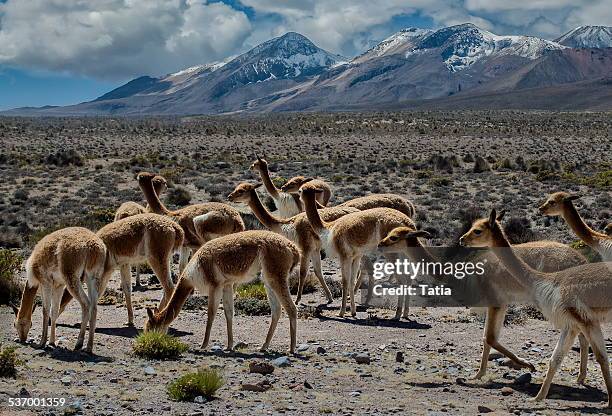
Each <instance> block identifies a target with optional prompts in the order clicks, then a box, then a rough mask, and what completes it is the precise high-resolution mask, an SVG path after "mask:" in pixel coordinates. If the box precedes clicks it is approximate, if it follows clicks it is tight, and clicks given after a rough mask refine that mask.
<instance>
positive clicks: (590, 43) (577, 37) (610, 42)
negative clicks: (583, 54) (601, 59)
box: [555, 26, 612, 48]
mask: <svg viewBox="0 0 612 416" xmlns="http://www.w3.org/2000/svg"><path fill="white" fill-rule="evenodd" d="M555 42H557V43H560V44H561V45H565V46H569V47H570V48H612V27H610V26H579V27H577V28H576V29H574V30H570V31H569V32H567V33H566V34H565V35H563V36H561V37H560V38H557V39H555Z"/></svg>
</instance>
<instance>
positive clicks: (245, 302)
mask: <svg viewBox="0 0 612 416" xmlns="http://www.w3.org/2000/svg"><path fill="white" fill-rule="evenodd" d="M234 307H235V308H236V310H237V311H238V312H240V313H242V314H244V315H249V316H262V315H269V314H270V312H271V311H270V304H269V303H268V301H267V300H261V299H255V298H238V299H236V301H235V302H234Z"/></svg>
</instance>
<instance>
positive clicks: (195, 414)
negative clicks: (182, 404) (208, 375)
mask: <svg viewBox="0 0 612 416" xmlns="http://www.w3.org/2000/svg"><path fill="white" fill-rule="evenodd" d="M199 397H202V396H198V397H196V399H197V398H199ZM202 399H204V398H203V397H202ZM193 401H194V402H195V399H194V400H193ZM196 403H200V402H196ZM201 403H206V402H201ZM187 415H188V416H204V412H202V411H200V410H197V411H195V412H191V413H187Z"/></svg>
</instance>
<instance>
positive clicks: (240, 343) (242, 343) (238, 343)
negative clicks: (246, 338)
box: [234, 341, 249, 350]
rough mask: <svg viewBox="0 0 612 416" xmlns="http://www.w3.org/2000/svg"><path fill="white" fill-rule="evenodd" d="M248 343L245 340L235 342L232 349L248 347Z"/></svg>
mask: <svg viewBox="0 0 612 416" xmlns="http://www.w3.org/2000/svg"><path fill="white" fill-rule="evenodd" d="M248 346H249V344H247V343H246V342H242V341H240V342H237V343H236V345H234V349H235V350H243V349H245V348H248Z"/></svg>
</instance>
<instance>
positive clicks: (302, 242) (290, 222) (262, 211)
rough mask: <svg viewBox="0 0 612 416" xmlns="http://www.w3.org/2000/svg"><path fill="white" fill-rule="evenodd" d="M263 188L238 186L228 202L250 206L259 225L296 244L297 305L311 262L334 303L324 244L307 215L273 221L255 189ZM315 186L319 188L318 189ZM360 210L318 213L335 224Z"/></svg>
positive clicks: (344, 209) (342, 209) (335, 208)
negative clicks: (325, 272) (325, 268)
mask: <svg viewBox="0 0 612 416" xmlns="http://www.w3.org/2000/svg"><path fill="white" fill-rule="evenodd" d="M259 186H260V184H257V185H253V184H249V183H241V184H239V185H237V186H236V188H235V189H234V191H232V193H230V194H229V195H228V199H229V200H230V201H232V202H241V203H245V204H247V205H249V207H250V208H251V211H253V214H254V215H255V216H256V217H257V219H259V221H260V222H261V223H262V224H263V225H264V226H265V227H266V228H268V229H269V230H271V231H274V232H276V233H279V234H282V235H283V236H285V237H287V238H288V239H290V240H291V241H293V242H294V243H295V244H297V246H298V248H299V250H300V252H301V253H302V257H301V261H300V275H299V284H298V293H297V298H296V303H299V302H300V299H301V298H302V293H303V290H304V283H305V281H306V275H307V273H308V262H309V261H310V260H312V264H313V267H314V272H315V275H316V276H317V278H318V280H319V283H321V287H323V290H324V291H325V295H326V297H327V301H328V303H331V302H332V301H333V298H332V294H331V291H330V290H329V287H328V286H327V283H326V282H325V279H324V278H323V271H322V270H321V255H320V251H321V240H320V239H319V236H318V235H317V233H315V232H314V230H313V229H312V227H311V226H310V222H309V221H308V218H307V217H306V214H305V213H301V214H298V215H296V216H294V217H291V218H285V219H280V218H276V217H274V216H273V215H272V214H271V213H270V212H269V211H268V210H267V209H266V208H265V207H264V205H263V204H262V203H261V200H260V199H259V196H258V195H257V192H256V189H257V188H258V187H259ZM315 186H316V185H315ZM357 211H358V210H357V209H355V208H350V207H334V208H325V209H321V210H320V211H319V215H321V218H323V220H324V221H334V220H336V219H338V218H340V217H342V216H344V215H346V214H349V213H351V212H357Z"/></svg>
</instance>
